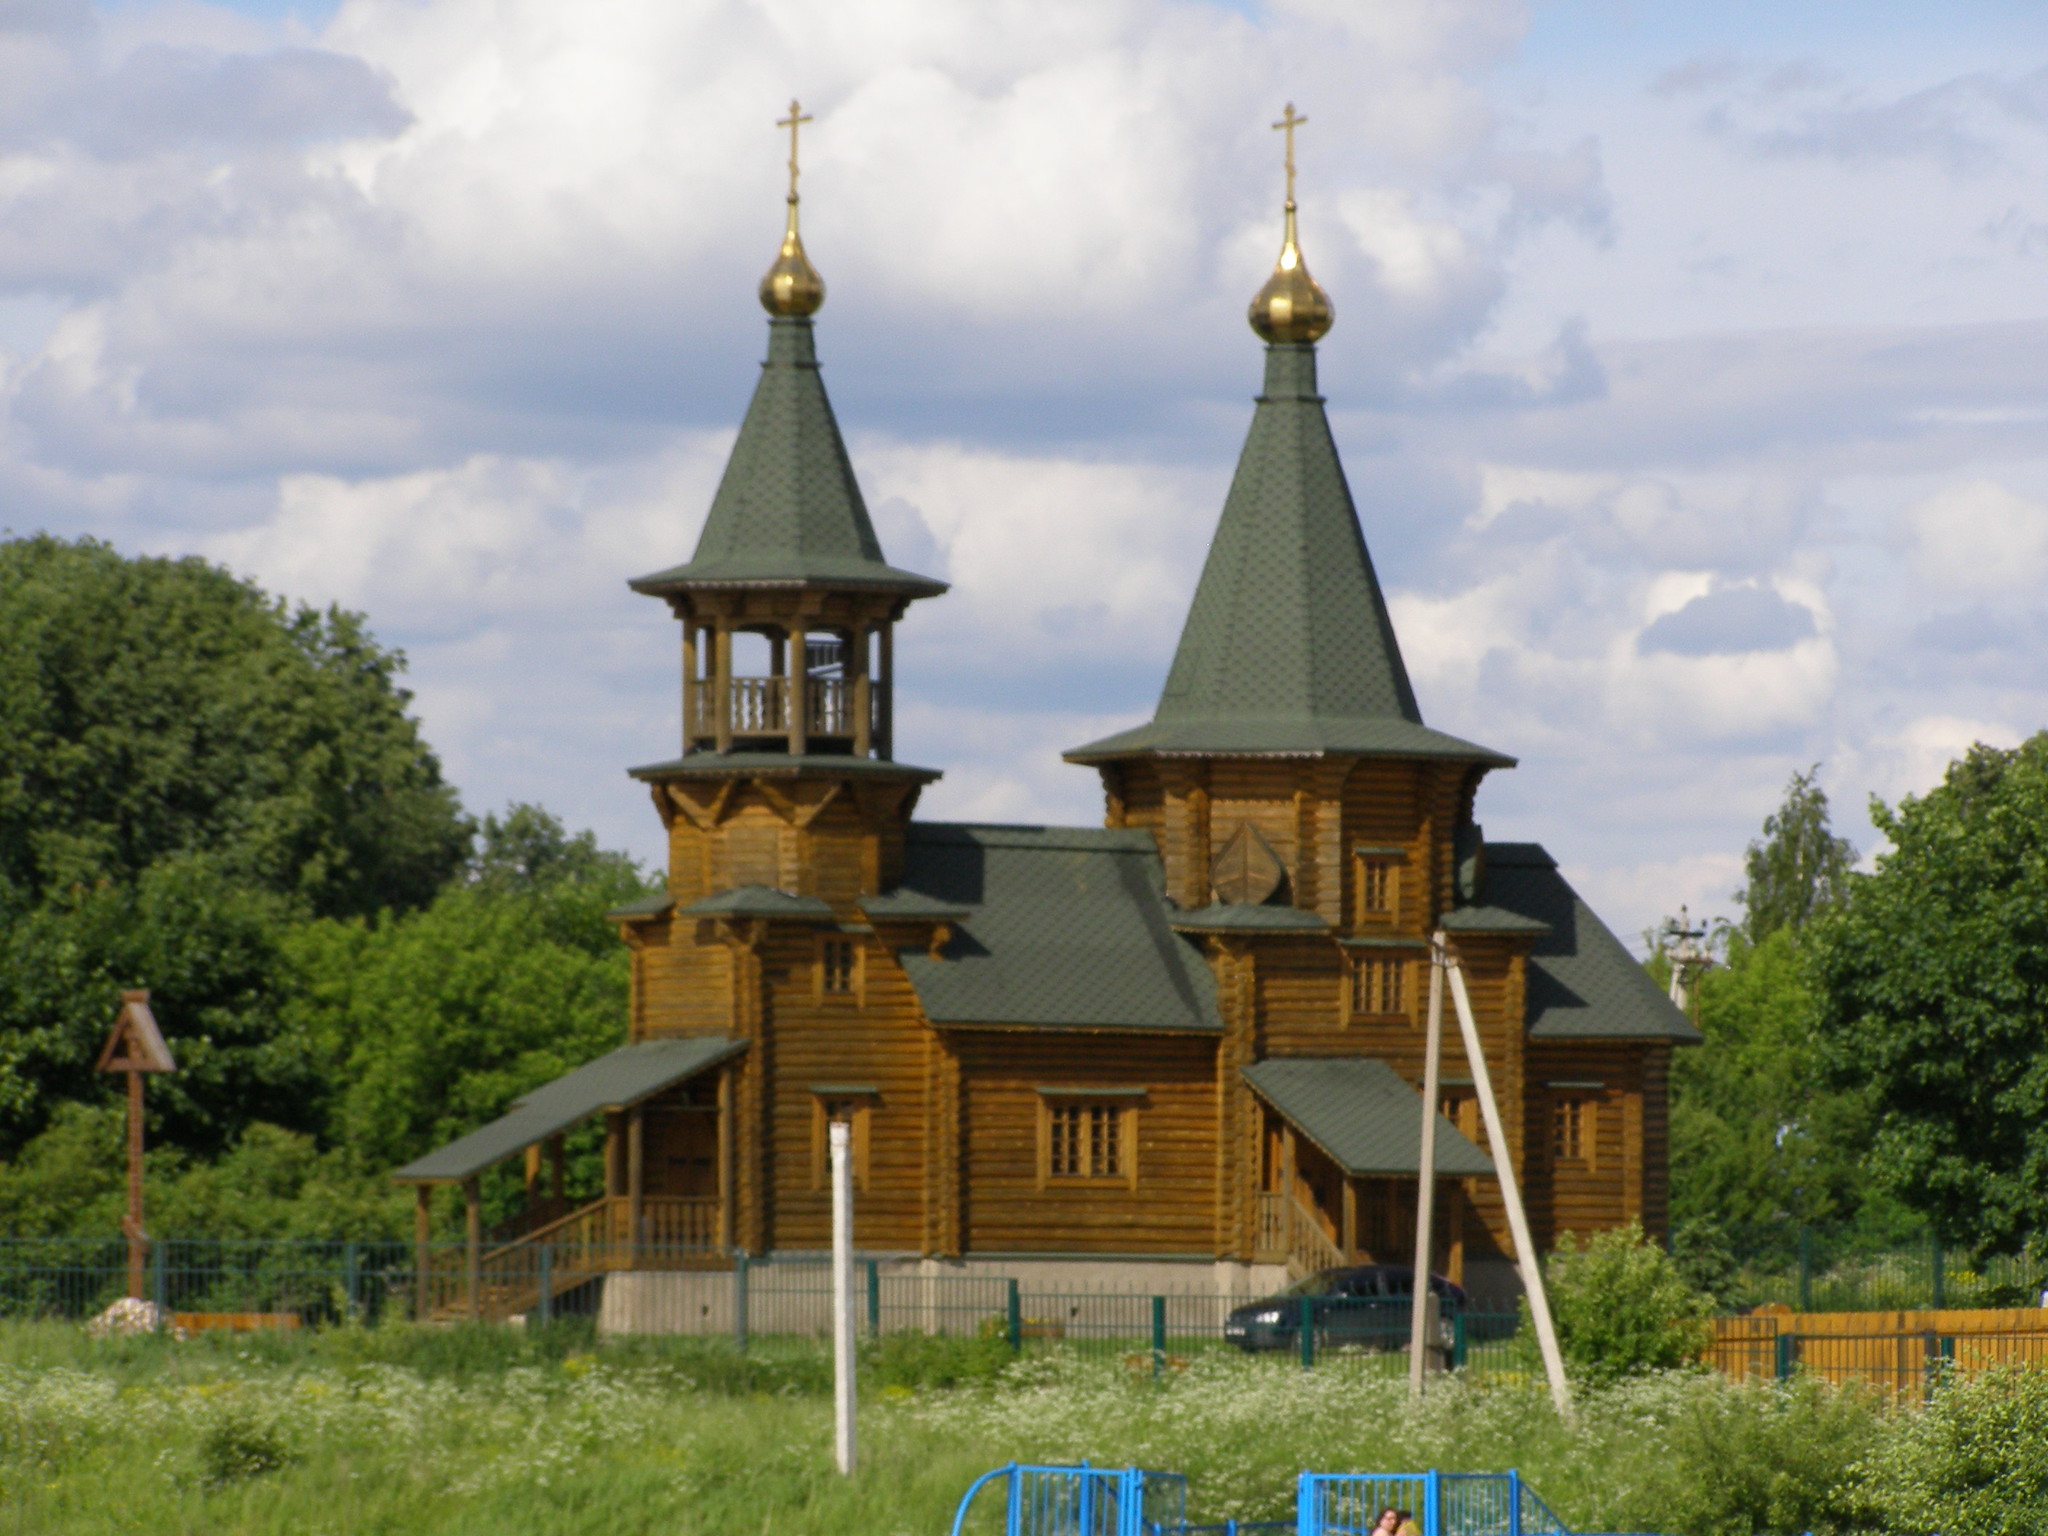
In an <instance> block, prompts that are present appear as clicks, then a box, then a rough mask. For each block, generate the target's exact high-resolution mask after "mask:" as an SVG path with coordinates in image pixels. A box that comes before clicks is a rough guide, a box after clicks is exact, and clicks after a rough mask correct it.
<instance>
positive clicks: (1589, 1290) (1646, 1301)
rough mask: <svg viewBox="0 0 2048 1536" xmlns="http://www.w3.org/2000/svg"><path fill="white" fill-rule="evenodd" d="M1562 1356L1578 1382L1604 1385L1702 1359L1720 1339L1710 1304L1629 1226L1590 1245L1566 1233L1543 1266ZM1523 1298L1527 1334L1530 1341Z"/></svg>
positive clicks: (1592, 1240)
mask: <svg viewBox="0 0 2048 1536" xmlns="http://www.w3.org/2000/svg"><path fill="white" fill-rule="evenodd" d="M1543 1280H1544V1284H1545V1286H1546V1287H1547V1288H1548V1290H1549V1294H1550V1310H1551V1315H1552V1317H1553V1318H1554V1319H1555V1320H1556V1323H1557V1343H1558V1349H1559V1350H1560V1351H1561V1352H1562V1353H1563V1355H1564V1359H1565V1366H1566V1368H1567V1369H1568V1370H1569V1371H1570V1372H1571V1374H1572V1375H1573V1376H1574V1377H1576V1378H1578V1379H1579V1380H1582V1381H1586V1382H1591V1383H1596V1384H1604V1383H1607V1382H1611V1381H1617V1380H1619V1379H1620V1378H1622V1377H1624V1376H1634V1375H1638V1374H1640V1373H1642V1372H1644V1371H1663V1370H1672V1369H1675V1368H1676V1367H1678V1366H1681V1365H1689V1364H1691V1363H1692V1362H1693V1361H1695V1360H1697V1359H1698V1358H1699V1355H1700V1352H1701V1351H1702V1350H1704V1349H1705V1348H1706V1347H1707V1345H1708V1344H1709V1343H1711V1342H1712V1340H1713V1325H1712V1324H1710V1323H1709V1322H1708V1321H1707V1319H1708V1317H1710V1316H1711V1315H1712V1313H1713V1310H1714V1303H1713V1300H1712V1298H1711V1297H1709V1296H1706V1295H1704V1294H1703V1293H1701V1292H1700V1291H1697V1290H1695V1289H1693V1287H1692V1286H1691V1285H1690V1284H1688V1283H1687V1281H1686V1279H1685V1277H1684V1275H1683V1274H1681V1273H1680V1271H1679V1269H1678V1266H1677V1265H1676V1264H1674V1263H1673V1262H1672V1260H1671V1258H1670V1256H1669V1255H1668V1254H1666V1253H1665V1252H1664V1250H1663V1249H1662V1248H1660V1247H1658V1246H1657V1245H1656V1244H1655V1243H1652V1242H1650V1241H1648V1240H1647V1239H1646V1238H1645V1237H1644V1236H1643V1229H1642V1227H1641V1225H1640V1224H1638V1223H1636V1222H1630V1223H1629V1224H1628V1225H1627V1226H1626V1227H1620V1228H1617V1229H1615V1230H1613V1231H1609V1232H1596V1233H1594V1234H1593V1235H1592V1236H1591V1237H1589V1238H1586V1239H1584V1240H1580V1239H1577V1238H1575V1237H1574V1236H1573V1234H1571V1233H1569V1232H1567V1233H1565V1234H1564V1236H1563V1238H1562V1239H1561V1240H1560V1242H1559V1243H1558V1246H1557V1249H1556V1251H1555V1252H1553V1253H1551V1254H1550V1255H1549V1256H1548V1257H1546V1258H1545V1259H1544V1261H1543ZM1528 1305H1529V1303H1528V1300H1527V1298H1524V1299H1523V1302H1522V1309H1523V1312H1524V1314H1525V1315H1524V1318H1523V1330H1522V1331H1523V1334H1524V1335H1525V1336H1528V1335H1530V1334H1531V1329H1530V1325H1529V1323H1528V1318H1527V1316H1526V1314H1527V1311H1528Z"/></svg>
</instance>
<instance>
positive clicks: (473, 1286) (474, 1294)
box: [462, 1174, 484, 1322]
mask: <svg viewBox="0 0 2048 1536" xmlns="http://www.w3.org/2000/svg"><path fill="white" fill-rule="evenodd" d="M462 1201H463V1212H462V1235H463V1239H464V1242H465V1243H466V1244H467V1247H468V1252H467V1253H466V1255H465V1259H466V1262H465V1263H464V1265H463V1295H464V1300H465V1302H466V1304H467V1307H468V1311H469V1320H470V1321H471V1322H475V1321H476V1320H477V1319H478V1318H480V1317H482V1316H483V1315H484V1311H483V1309H484V1296H483V1290H484V1206H483V1196H482V1192H481V1191H480V1190H479V1189H478V1188H477V1181H476V1176H475V1175H474V1174H472V1175H470V1177H468V1178H466V1179H464V1180H463V1181H462Z"/></svg>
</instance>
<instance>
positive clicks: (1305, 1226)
mask: <svg viewBox="0 0 2048 1536" xmlns="http://www.w3.org/2000/svg"><path fill="white" fill-rule="evenodd" d="M1256 1254H1257V1257H1258V1258H1260V1259H1262V1260H1264V1261H1265V1262H1267V1263H1275V1262H1279V1263H1284V1264H1285V1265H1286V1266H1287V1274H1288V1278H1289V1279H1292V1280H1300V1279H1302V1278H1304V1277H1305V1276H1308V1275H1312V1274H1315V1273H1316V1272H1317V1271H1318V1270H1324V1269H1337V1268H1341V1267H1342V1266H1343V1265H1345V1264H1347V1263H1349V1262H1350V1260H1348V1259H1346V1258H1345V1257H1344V1250H1343V1249H1342V1248H1340V1247H1338V1246H1337V1243H1336V1240H1335V1239H1334V1238H1332V1237H1331V1236H1330V1234H1329V1233H1328V1232H1327V1231H1325V1230H1324V1227H1323V1219H1322V1217H1321V1216H1320V1215H1318V1214H1317V1213H1316V1212H1315V1211H1314V1210H1312V1209H1310V1208H1309V1207H1308V1206H1306V1205H1304V1204H1303V1203H1302V1202H1301V1201H1300V1200H1299V1199H1297V1198H1295V1197H1294V1196H1292V1195H1287V1194H1280V1193H1264V1194H1261V1195H1260V1196H1259V1235H1258V1244H1257V1248H1256Z"/></svg>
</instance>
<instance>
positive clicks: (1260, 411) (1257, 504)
mask: <svg viewBox="0 0 2048 1536" xmlns="http://www.w3.org/2000/svg"><path fill="white" fill-rule="evenodd" d="M1139 752H1186V753H1203V754H1208V753H1283V752H1356V753H1360V754H1370V755H1388V756H1402V757H1450V758H1461V759H1470V760H1472V761H1477V762H1486V763H1492V764H1497V765H1501V766H1506V765H1510V764H1512V762H1513V761H1514V760H1513V759H1512V758H1509V757H1505V756H1503V755H1502V754H1500V753H1498V752H1493V751H1490V750H1488V749H1487V748H1485V747H1479V746H1475V745H1473V744H1472V743H1471V742H1467V741H1460V740H1459V739H1458V738H1456V737H1454V736H1447V735H1445V734H1443V733H1442V732H1441V731H1433V730H1430V729H1429V728H1428V727H1427V726H1425V725H1424V724H1423V723H1422V712H1421V710H1420V709H1418V708H1417V706H1416V703H1415V691H1414V689H1413V688H1412V687H1411V686H1410V685H1409V681H1408V670H1407V668H1406V666H1404V665H1403V663H1402V661H1401V647H1400V644H1399V642H1398V641H1397V640H1396V639H1395V638H1394V626H1393V623H1392V621H1391V620H1390V619H1389V618H1388V616H1387V605H1386V600H1385V598H1384V597H1383V596H1382V595H1381V593H1380V585H1379V578H1378V577H1377V576H1376V575H1375V574H1374V572H1373V567H1372V557H1371V556H1370V555H1369V554H1368V553H1367V552H1366V547H1365V536H1364V534H1363V533H1361V532H1360V531H1359V526H1358V513H1357V510H1356V508H1355V507H1354V506H1353V505H1352V501H1351V489H1350V486H1349V485H1348V484H1347V483H1346V481H1345V478H1344V466H1343V464H1342V463H1341V462H1340V461H1339V459H1338V456H1337V445H1336V443H1335V441H1334V440H1333V439H1332V438H1331V436H1330V424H1329V421H1328V420H1327V419H1326V418H1325V416H1324V414H1323V400H1322V397H1321V396H1320V395H1318V394H1317V393H1316V356H1315V348H1314V347H1313V346H1309V345H1275V346H1270V347H1268V348H1267V349H1266V384H1265V391H1264V393H1263V394H1261V395H1260V396H1259V401H1258V406H1257V409H1256V410H1255V411H1254V412H1253V415H1252V425H1251V432H1250V434H1249V435H1248V436H1247V437H1246V439H1245V445H1244V451H1243V453H1242V454H1241V455H1240V456H1239V458H1238V464H1237V474H1236V477H1235V478H1234V479H1233V480H1232V481H1231V486H1230V494H1229V496H1228V497H1227V498H1226V499H1225V501H1224V503H1223V516H1222V518H1221V520H1220V521H1219V522H1218V524H1217V528H1216V537H1215V539H1214V541H1213V542H1212V543H1211V544H1210V546H1209V559H1208V563H1207V564H1206V565H1205V566H1204V567H1203V569H1202V579H1201V582H1200V584H1199V585H1198V586H1197V587H1196V589H1195V597H1194V601H1193V603H1192V604H1191V605H1190V607H1189V609H1188V617H1187V624H1186V626H1185V627H1184V628H1183V629H1182V631H1181V637H1180V648H1179V650H1178V651H1177V652H1176V653H1175V655H1174V659H1173V669H1172V671H1171V672H1169V673H1168V675H1167V679H1166V688H1165V691H1164V692H1163V693H1161V695H1160V698H1159V708H1158V710H1157V711H1156V712H1155V714H1154V716H1153V718H1152V720H1151V722H1150V723H1149V724H1146V725H1142V726H1139V727H1137V728H1136V729H1134V730H1129V731H1122V732H1119V733H1118V734H1117V735H1114V736H1110V737H1107V738H1105V739H1103V740H1101V741H1096V742H1091V743H1089V744H1088V745H1087V746H1084V747H1078V748H1076V749H1075V750H1074V751H1072V752H1069V753H1068V754H1067V756H1068V757H1069V758H1070V759H1072V760H1074V761H1077V762H1093V761H1100V760H1102V759H1105V758H1111V757H1118V756H1125V755H1129V754H1133V753H1139Z"/></svg>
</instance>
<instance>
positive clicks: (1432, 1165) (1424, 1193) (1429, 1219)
mask: <svg viewBox="0 0 2048 1536" xmlns="http://www.w3.org/2000/svg"><path fill="white" fill-rule="evenodd" d="M1422 1049H1423V1053H1424V1054H1423V1058H1422V1146H1421V1155H1420V1157H1419V1159H1418V1161H1417V1163H1416V1169H1417V1172H1416V1185H1415V1286H1414V1290H1413V1291H1412V1292H1411V1294H1410V1297H1409V1304H1408V1310H1409V1312H1410V1313H1411V1314H1412V1315H1411V1317H1410V1319H1409V1323H1408V1391H1409V1394H1410V1395H1411V1396H1414V1397H1420V1396H1422V1377H1423V1373H1424V1372H1425V1371H1427V1370H1428V1369H1429V1349H1430V1346H1431V1345H1433V1344H1434V1343H1435V1342H1436V1341H1435V1340H1434V1339H1431V1338H1430V1337H1429V1336H1428V1334H1429V1328H1430V1325H1431V1323H1432V1322H1433V1321H1434V1317H1433V1316H1432V1315H1431V1314H1433V1313H1434V1312H1435V1310H1436V1309H1435V1308H1433V1307H1429V1306H1426V1305H1424V1303H1425V1302H1426V1301H1427V1300H1428V1297H1429V1294H1430V1292H1429V1257H1430V1249H1431V1248H1432V1246H1433V1243H1432V1239H1433V1237H1434V1236H1435V1233H1434V1230H1433V1229H1434V1227H1435V1224H1436V1106H1437V1100H1438V1098H1439V1097H1440V1096H1441V1095H1442V1092H1443V1078H1442V1067H1443V1063H1442V1057H1443V1051H1444V937H1443V935H1442V934H1438V935H1437V936H1436V940H1435V943H1434V944H1432V945H1431V947H1430V954H1429V1032H1428V1036H1427V1040H1426V1043H1425V1044H1424V1045H1423V1048H1422Z"/></svg>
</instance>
